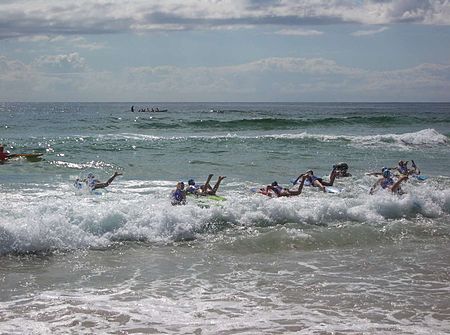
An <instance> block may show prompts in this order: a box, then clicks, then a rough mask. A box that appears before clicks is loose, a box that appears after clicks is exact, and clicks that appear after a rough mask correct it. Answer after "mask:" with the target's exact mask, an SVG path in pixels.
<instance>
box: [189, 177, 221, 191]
mask: <svg viewBox="0 0 450 335" xmlns="http://www.w3.org/2000/svg"><path fill="white" fill-rule="evenodd" d="M212 177H213V174H210V175H209V176H208V178H207V179H206V182H205V184H203V185H196V184H195V180H194V179H189V181H188V185H189V186H188V188H187V189H186V193H191V194H195V195H216V192H217V190H218V189H219V186H220V183H221V182H222V180H224V179H225V178H226V177H225V176H219V178H217V181H216V183H215V185H214V187H211V185H210V184H209V182H210V181H211V178H212Z"/></svg>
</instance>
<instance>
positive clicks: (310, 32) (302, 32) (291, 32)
mask: <svg viewBox="0 0 450 335" xmlns="http://www.w3.org/2000/svg"><path fill="white" fill-rule="evenodd" d="M275 34H277V35H287V36H318V35H322V34H323V32H322V31H319V30H314V29H302V28H297V29H281V30H279V31H277V32H276V33H275Z"/></svg>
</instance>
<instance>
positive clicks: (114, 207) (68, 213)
mask: <svg viewBox="0 0 450 335" xmlns="http://www.w3.org/2000/svg"><path fill="white" fill-rule="evenodd" d="M442 183H443V184H448V181H446V180H443V181H442ZM442 183H441V184H442ZM173 184H174V183H173V182H170V181H166V182H155V181H148V182H145V181H118V182H116V183H114V184H113V185H111V186H110V188H109V191H108V192H106V193H103V195H91V194H83V193H82V194H80V193H77V192H76V191H75V190H74V189H73V188H72V186H71V185H70V184H61V185H57V186H56V187H55V186H53V185H47V187H46V188H44V189H42V186H41V187H40V188H36V187H37V186H36V185H34V186H30V187H28V188H22V189H20V190H18V191H16V192H14V193H8V192H2V193H1V194H0V210H1V211H2V213H3V215H2V217H1V218H0V240H1V243H0V253H7V252H33V251H43V250H53V249H62V250H66V249H78V248H86V247H94V248H104V247H107V246H108V245H110V244H111V243H114V242H115V241H121V240H129V241H148V242H154V243H166V242H169V241H178V240H191V239H196V238H197V237H199V236H201V235H202V234H205V232H207V228H208V227H210V225H211V224H212V225H216V226H217V227H218V229H219V231H220V230H221V229H225V227H227V226H230V225H231V226H243V227H254V226H256V227H264V226H274V225H277V224H285V223H293V224H297V225H313V226H336V225H339V224H349V223H352V224H364V225H374V226H377V225H380V224H381V225H389V224H390V222H391V221H392V220H407V222H409V223H410V225H411V227H414V226H420V224H421V220H422V218H427V219H428V220H433V221H435V222H436V224H438V222H442V221H444V222H445V220H440V219H442V218H446V219H448V217H449V213H450V191H448V190H445V189H442V187H445V186H444V185H440V187H441V189H439V188H438V186H436V185H433V184H426V185H425V184H420V185H414V184H412V183H407V184H405V186H404V189H405V190H406V191H407V192H408V194H406V195H404V196H402V197H397V196H395V195H392V194H389V193H387V192H378V193H377V194H375V195H373V196H370V195H368V194H367V192H365V191H364V192H363V191H361V189H360V188H359V187H358V186H356V185H354V186H353V185H348V186H346V192H345V193H341V194H339V195H331V194H323V193H322V192H315V191H314V190H313V189H312V188H310V187H306V188H305V189H304V192H303V194H302V195H301V196H299V197H292V198H278V199H271V198H268V197H265V196H262V195H259V194H251V193H246V192H239V191H236V190H235V188H233V189H228V190H227V189H226V186H224V190H223V193H224V194H225V195H226V196H227V198H228V200H227V201H224V202H211V204H210V206H209V207H208V206H207V208H205V207H204V206H202V207H199V206H198V205H197V204H196V202H195V200H194V199H191V198H188V205H186V206H175V207H174V206H172V205H171V204H170V199H169V194H170V191H171V189H172V188H173ZM156 185H158V187H156ZM52 187H53V188H52ZM243 188H245V186H243ZM241 189H242V188H241ZM221 226H223V227H224V228H221ZM419 230H421V228H419ZM446 231H447V232H448V229H447V230H446ZM411 233H412V234H414V231H412V232H411ZM449 233H450V232H449ZM445 234H446V233H445ZM297 238H305V236H300V235H299V236H297Z"/></svg>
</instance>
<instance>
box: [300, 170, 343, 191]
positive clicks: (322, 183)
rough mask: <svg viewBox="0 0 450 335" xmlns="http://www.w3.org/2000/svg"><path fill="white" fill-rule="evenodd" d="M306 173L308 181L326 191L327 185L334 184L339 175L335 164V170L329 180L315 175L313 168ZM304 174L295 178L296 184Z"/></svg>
mask: <svg viewBox="0 0 450 335" xmlns="http://www.w3.org/2000/svg"><path fill="white" fill-rule="evenodd" d="M304 174H305V175H306V176H307V178H306V181H308V183H309V184H310V185H311V186H314V187H319V188H320V189H321V190H322V191H324V192H326V191H327V190H326V188H325V186H333V184H334V180H335V179H336V176H337V172H336V168H335V167H334V166H333V170H332V171H331V173H330V181H328V182H327V181H324V180H323V179H322V178H319V177H316V176H315V175H314V172H313V170H308V171H306V172H305V173H304ZM302 176H303V174H301V175H300V176H298V177H297V179H295V181H294V185H295V184H297V182H298V181H299V179H300V178H301V177H302Z"/></svg>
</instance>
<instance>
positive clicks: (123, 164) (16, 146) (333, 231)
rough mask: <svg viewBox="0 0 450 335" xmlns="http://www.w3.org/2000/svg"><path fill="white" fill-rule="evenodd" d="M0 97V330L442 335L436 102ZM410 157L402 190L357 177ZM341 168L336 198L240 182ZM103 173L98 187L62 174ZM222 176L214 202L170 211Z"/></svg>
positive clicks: (447, 315) (443, 151)
mask: <svg viewBox="0 0 450 335" xmlns="http://www.w3.org/2000/svg"><path fill="white" fill-rule="evenodd" d="M134 106H135V110H137V109H139V108H140V107H147V106H148V107H150V108H152V107H153V108H156V107H158V108H159V109H167V110H168V111H167V112H163V113H137V112H135V113H131V112H130V107H131V104H130V103H3V104H0V143H3V144H4V145H5V146H6V149H7V150H9V151H10V152H12V153H30V152H37V153H43V154H44V155H43V159H42V160H39V161H28V160H25V159H14V160H10V161H8V162H6V163H4V164H2V165H0V210H1V212H2V213H3V216H2V217H1V218H0V268H1V270H0V281H1V283H2V287H1V288H0V290H1V294H0V322H1V323H0V330H1V332H3V333H8V334H9V333H24V332H25V333H26V332H30V331H31V330H33V329H38V330H37V333H93V332H94V333H120V332H122V333H127V332H128V333H133V332H134V333H182V334H184V333H206V334H218V333H224V334H225V333H226V334H238V333H239V334H259V333H264V332H265V333H304V334H312V333H317V334H331V333H333V332H334V333H346V334H347V333H356V334H361V333H367V334H379V333H384V334H398V333H408V334H422V333H429V332H430V331H431V332H433V333H435V334H444V333H445V332H446V331H447V330H448V329H449V328H450V306H449V304H448V299H447V298H446V297H447V296H448V289H449V288H450V285H449V275H448V268H449V265H450V264H449V261H448V260H449V259H450V251H449V250H450V249H449V248H448V246H449V237H450V215H449V214H450V191H449V190H448V188H449V186H450V173H449V170H448V167H449V166H450V142H449V140H450V104H448V103H442V104H438V103H430V104H429V103H422V104H417V103H398V104H390V103H389V104H388V103H386V104H370V103H326V104H325V103H320V104H316V103H310V104H308V103H286V104H279V103H140V104H136V103H135V104H134ZM400 159H403V160H411V159H414V161H415V162H416V163H417V164H418V166H419V167H420V169H421V171H422V174H425V175H428V176H429V179H427V180H426V181H425V182H419V181H414V180H411V181H408V182H407V183H406V184H405V185H404V186H403V189H404V190H405V191H406V192H407V193H406V194H405V195H403V196H402V197H397V196H393V195H390V194H386V193H384V192H378V193H377V194H375V195H373V196H369V195H368V194H367V193H368V189H369V188H370V186H371V185H372V184H373V183H374V182H375V181H376V178H375V177H370V176H367V175H365V173H366V172H372V171H378V170H380V169H381V167H382V166H395V165H396V162H398V160H400ZM342 161H344V162H347V163H348V164H349V166H350V172H351V173H352V177H351V178H341V179H338V180H337V181H336V186H337V187H339V188H343V189H344V191H343V192H342V193H340V194H335V195H333V194H323V193H321V192H318V191H316V190H315V189H314V188H311V187H305V189H304V191H303V193H302V195H301V196H299V197H294V198H289V199H287V198H286V199H281V198H280V199H269V198H266V197H264V196H262V195H258V194H253V193H251V192H250V191H249V190H250V189H251V188H252V187H258V186H261V185H266V184H268V183H271V182H272V181H274V180H277V181H278V182H279V183H280V184H284V185H286V186H287V185H288V184H289V181H290V180H291V179H292V178H294V177H297V176H298V175H299V174H300V173H302V172H304V171H305V170H308V169H313V170H314V171H315V173H316V174H317V175H319V176H322V175H323V176H326V175H328V174H329V172H330V170H331V167H332V165H333V164H335V163H337V162H342ZM114 171H120V172H122V173H123V176H120V177H118V178H117V179H116V180H115V181H114V182H113V183H112V184H111V186H110V187H108V189H107V191H105V192H103V193H102V194H101V195H92V194H89V193H84V192H77V191H76V190H75V189H74V188H73V186H72V183H73V181H74V180H75V179H76V178H77V177H84V176H86V175H87V173H89V172H93V173H94V174H95V175H96V176H97V177H98V178H99V179H101V180H106V179H107V178H109V176H111V175H112V174H113V173H114ZM209 173H213V174H214V177H213V182H214V181H215V180H216V178H217V177H218V176H219V175H225V176H226V177H227V178H226V179H225V180H224V182H223V184H222V185H221V188H220V189H219V192H218V193H219V194H220V195H223V196H225V197H226V198H227V200H226V201H224V202H220V203H214V202H212V203H210V204H206V205H205V204H204V203H202V204H199V203H198V202H197V201H196V200H195V199H188V203H187V205H186V206H176V207H173V206H171V205H170V199H169V194H170V192H171V190H172V189H174V187H175V184H176V182H177V181H179V180H184V181H186V180H188V179H189V178H194V179H196V180H197V181H199V182H202V181H203V180H204V179H205V178H206V176H207V175H208V174H209Z"/></svg>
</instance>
